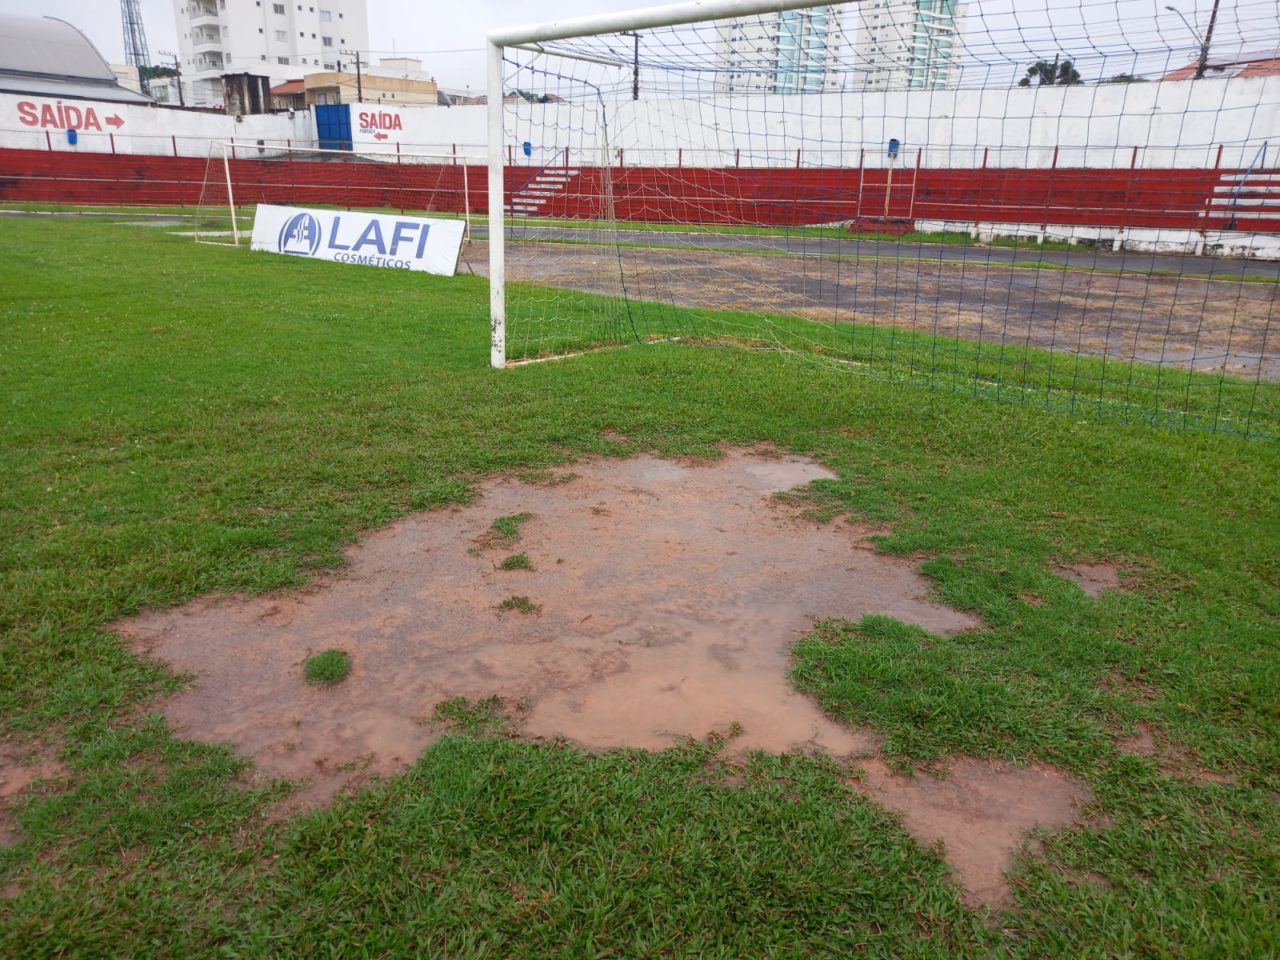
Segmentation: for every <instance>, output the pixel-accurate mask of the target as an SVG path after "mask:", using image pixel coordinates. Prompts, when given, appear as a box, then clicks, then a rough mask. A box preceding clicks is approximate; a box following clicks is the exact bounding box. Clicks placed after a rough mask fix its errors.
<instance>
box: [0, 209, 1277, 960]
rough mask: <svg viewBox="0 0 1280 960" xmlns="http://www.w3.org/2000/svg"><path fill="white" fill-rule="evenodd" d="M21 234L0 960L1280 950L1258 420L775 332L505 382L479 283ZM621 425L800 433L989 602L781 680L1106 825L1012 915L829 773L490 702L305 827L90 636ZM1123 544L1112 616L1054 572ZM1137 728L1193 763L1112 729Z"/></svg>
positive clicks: (11, 367) (651, 438) (150, 237)
mask: <svg viewBox="0 0 1280 960" xmlns="http://www.w3.org/2000/svg"><path fill="white" fill-rule="evenodd" d="M0 250H3V253H4V256H3V257H0V319H2V320H3V323H4V330H5V336H4V338H3V341H2V342H0V363H2V364H3V366H2V369H3V371H4V373H3V378H4V388H3V391H0V423H2V424H3V429H2V430H0V451H2V453H3V455H2V456H0V490H2V491H3V495H2V496H0V733H3V735H6V736H11V737H24V736H26V737H29V736H31V735H32V734H34V733H37V732H39V733H42V734H46V735H48V736H50V737H54V738H56V739H57V742H58V755H59V759H60V762H61V763H62V764H63V766H64V767H65V770H66V774H65V776H64V777H62V778H60V779H59V780H57V781H54V782H51V783H48V784H45V785H44V786H43V787H41V788H40V790H39V791H37V792H35V793H32V794H29V795H26V796H24V797H22V798H19V799H18V801H17V803H16V806H15V809H14V823H15V829H16V830H17V834H18V837H19V838H20V842H19V843H18V844H17V845H15V846H13V847H8V848H3V849H0V888H2V889H3V890H4V891H5V894H6V899H5V900H4V901H3V903H4V909H3V910H0V955H4V956H14V957H43V956H48V957H53V956H113V955H133V956H183V957H215V956H242V957H273V956H286V955H288V956H318V955H326V954H349V953H350V954H354V953H359V952H364V953H369V954H372V955H385V956H404V955H413V954H432V953H434V954H438V955H442V956H445V955H447V956H451V957H462V958H479V957H482V956H526V957H546V956H562V957H577V956H584V955H601V956H609V955H612V956H637V957H638V956H659V955H668V956H706V957H716V956H719V957H745V956H812V957H824V956H829V957H847V956H870V957H876V956H879V957H902V956H909V957H916V958H938V960H941V958H948V960H950V958H956V957H975V958H977V957H982V958H989V957H1013V958H1027V960H1031V958H1040V957H1058V956H1089V957H1099V958H1103V957H1117V958H1120V957H1124V958H1131V957H1132V958H1157V957H1161V958H1163V957H1180V958H1194V957H1261V956H1269V955H1274V954H1276V953H1277V952H1280V943H1278V942H1277V933H1276V928H1275V924H1274V918H1275V915H1276V913H1277V905H1278V904H1280V870H1278V869H1277V866H1276V860H1275V850H1277V849H1280V824H1278V821H1277V817H1276V816H1275V810H1276V800H1275V798H1276V795H1277V794H1276V791H1277V790H1280V774H1278V772H1277V771H1280V672H1278V671H1277V667H1276V664H1277V662H1280V658H1278V657H1277V652H1278V651H1277V642H1276V624H1277V622H1278V621H1280V592H1278V591H1277V589H1276V584H1277V583H1280V555H1278V554H1277V551H1276V550H1275V544H1276V543H1277V542H1280V449H1278V448H1277V446H1276V445H1275V444H1274V443H1272V442H1269V441H1253V442H1246V441H1242V440H1240V439H1239V438H1235V437H1230V436H1220V435H1212V434H1209V433H1201V432H1177V431H1169V430H1150V429H1147V428H1146V427H1144V426H1141V425H1132V424H1126V423H1123V422H1119V421H1116V420H1110V419H1106V418H1102V417H1093V416H1082V415H1080V412H1079V411H1071V412H1070V414H1069V415H1060V414H1057V413H1054V412H1050V411H1045V410H1043V409H1040V406H1039V403H1038V401H1037V402H1036V403H1026V404H998V403H995V402H991V401H989V400H985V399H983V398H982V397H974V396H971V395H969V392H968V391H965V390H960V389H957V390H956V391H955V392H951V391H944V390H925V389H917V388H915V387H913V386H911V385H910V384H907V383H902V382H889V381H888V380H887V379H885V380H882V379H872V378H868V377H863V376H855V375H851V374H850V372H849V371H848V370H846V369H842V368H840V367H838V366H835V365H827V364H814V363H801V362H796V358H795V356H787V355H782V354H780V353H778V352H776V351H754V350H733V349H725V348H722V347H716V348H710V347H709V348H706V349H702V348H693V347H689V346H688V345H682V346H676V345H662V346H656V347H652V348H648V347H645V348H641V347H637V348H635V349H629V350H620V351H609V352H601V353H598V354H593V355H591V356H588V357H582V358H580V359H577V360H574V361H572V362H568V363H558V364H534V365H530V366H527V367H522V368H519V369H516V370H509V371H506V372H503V373H495V372H493V371H491V370H489V369H488V368H487V359H488V343H487V337H486V335H485V330H486V325H485V323H484V317H485V304H486V301H487V291H486V289H485V286H484V283H483V282H482V281H480V280H478V279H475V278H471V277H458V278H454V279H451V280H445V279H443V278H438V277H426V276H421V275H417V274H414V275H402V274H401V273H400V272H398V271H376V270H362V269H358V268H351V267H344V266H342V265H337V264H324V263H314V262H309V261H305V260H301V259H297V258H291V257H273V256H268V255H255V254H249V253H247V252H245V251H237V250H233V249H224V248H210V247H197V246H195V245H194V244H191V243H189V242H188V241H185V240H180V239H177V238H173V237H169V236H166V235H165V234H163V233H162V232H158V231H153V230H142V229H132V228H126V227H121V226H116V225H112V224H109V223H101V222H97V219H96V218H40V219H31V220H26V219H14V220H12V221H6V223H5V230H4V233H3V235H2V236H0ZM68 264H75V269H74V270H69V269H68ZM584 302H585V301H584ZM737 319H738V320H740V321H741V323H744V324H745V323H748V322H751V321H752V320H753V318H751V317H750V316H749V315H745V314H744V315H741V317H739V318H737ZM878 342H879V341H878ZM981 360H982V358H981V357H977V358H976V361H977V362H980V361H981ZM1186 382H1187V381H1179V383H1180V387H1179V389H1182V387H1183V386H1185V384H1186ZM1195 382H1197V383H1198V382H1199V381H1195ZM1264 388H1266V389H1270V388H1268V387H1267V385H1264ZM1269 395H1270V394H1268V396H1269ZM1271 415H1272V414H1267V416H1271ZM617 436H625V437H627V438H629V442H630V444H631V445H633V446H634V448H635V449H652V450H656V451H657V452H658V453H660V454H663V455H670V456H676V455H705V454H706V452H707V451H708V450H712V449H715V448H716V447H717V446H721V445H749V444H753V443H757V442H768V443H770V444H773V445H775V446H777V447H778V448H779V449H782V450H786V451H794V452H799V453H805V454H809V455H811V456H815V457H817V458H820V459H821V460H822V461H823V462H824V463H826V464H827V465H828V466H830V467H831V468H832V470H833V471H835V472H836V473H837V474H838V479H836V480H832V481H829V482H827V483H825V484H822V485H817V486H818V487H819V489H820V492H821V497H820V498H819V499H818V500H816V501H815V502H814V503H813V504H812V506H813V507H814V509H815V510H816V511H817V512H818V513H819V514H820V515H822V516H825V517H827V518H828V519H829V520H830V521H831V522H843V520H844V519H850V518H851V519H854V520H857V521H859V522H874V523H876V524H881V525H889V526H890V527H891V532H889V533H886V534H885V535H884V536H882V537H880V538H879V539H878V541H877V546H878V548H879V549H881V550H885V551H888V552H891V553H895V554H900V555H907V556H919V557H921V558H931V559H925V560H924V561H923V562H924V570H925V572H926V573H927V574H928V575H929V576H930V578H931V581H932V584H933V591H934V593H935V594H936V596H937V597H938V598H940V599H941V600H943V601H945V602H948V603H951V604H954V605H956V606H959V607H963V608H966V609H970V610H973V611H975V612H977V613H978V614H979V615H980V616H981V617H982V620H983V623H984V625H985V626H984V628H983V629H981V630H974V631H969V632H966V633H964V634H961V635H959V636H956V637H950V638H944V637H936V636H932V635H930V634H927V633H923V632H921V631H918V630H914V629H912V628H907V627H904V626H903V625H901V624H898V623H896V622H894V621H892V620H887V619H885V618H869V619H868V620H865V621H863V622H861V623H857V624H847V623H835V622H824V623H823V624H822V625H821V626H820V628H818V629H817V630H815V632H814V634H813V635H812V636H811V637H809V638H807V639H805V640H804V641H803V642H802V643H801V645H800V646H799V647H798V648H797V651H796V657H795V671H796V678H797V683H799V684H800V685H802V686H804V687H805V689H807V690H809V691H811V693H812V695H813V696H815V697H817V698H818V699H819V700H820V702H821V703H822V704H823V705H824V707H825V708H826V709H827V710H829V711H830V712H831V713H832V714H833V715H835V716H837V717H841V718H844V719H845V720H847V721H849V722H859V723H868V724H870V725H872V726H874V727H877V728H878V729H879V730H880V731H881V733H882V734H883V735H884V736H885V737H886V742H887V747H886V750H887V751H888V753H889V755H890V757H891V758H894V759H896V760H897V761H898V762H899V763H906V762H931V761H936V760H937V759H938V758H941V757H945V756H946V755H947V754H948V753H951V752H955V751H962V750H963V751H969V752H973V753H976V754H979V755H982V756H995V757H1008V758H1013V759H1041V760H1051V761H1053V762H1056V763H1059V764H1061V765H1062V766H1063V767H1065V768H1067V769H1069V770H1070V771H1071V772H1072V773H1074V774H1075V775H1077V776H1079V777H1081V778H1083V779H1084V780H1086V781H1087V782H1088V783H1089V785H1090V787H1091V788H1092V790H1093V793H1094V797H1095V799H1094V802H1093V805H1092V807H1091V808H1090V809H1089V810H1088V811H1086V816H1085V817H1084V818H1083V820H1082V822H1081V823H1080V824H1079V825H1078V826H1077V827H1075V828H1073V829H1070V830H1067V831H1065V832H1064V833H1062V834H1059V835H1057V836H1055V837H1051V838H1047V839H1046V840H1045V841H1044V842H1043V844H1042V846H1041V847H1040V849H1039V850H1037V851H1032V852H1029V853H1028V854H1027V856H1025V857H1024V858H1023V859H1022V861H1021V862H1020V864H1019V865H1018V867H1017V869H1016V873H1015V876H1014V878H1013V879H1014V884H1013V887H1014V900H1015V909H1013V910H1011V911H1008V912H1005V913H1001V914H999V915H990V914H986V913H982V912H974V911H970V910H968V909H966V908H965V907H964V906H963V905H962V903H961V902H960V899H959V896H958V895H957V893H956V891H955V889H954V888H953V887H952V886H951V885H950V884H949V883H948V881H947V873H946V869H945V867H944V865H943V864H942V863H941V862H940V861H939V859H938V857H937V856H936V854H935V852H933V851H931V850H928V849H924V848H922V847H921V846H920V845H918V844H916V843H915V842H914V841H912V840H911V839H910V837H908V836H907V834H906V833H904V832H903V831H902V829H901V828H900V827H899V826H898V825H897V823H896V822H895V820H894V819H893V818H892V817H889V816H887V815H886V814H885V813H884V812H883V811H881V810H880V809H878V808H877V807H876V806H875V805H873V804H871V803H869V802H868V801H866V800H864V799H861V798H859V797H858V796H856V795H855V794H853V793H852V792H851V791H850V790H849V789H847V787H846V786H845V784H844V781H843V777H844V776H845V773H844V771H841V770H840V769H838V768H837V767H836V765H835V764H833V763H831V762H828V761H824V760H821V759H818V758H812V757H801V756H787V757H781V758H779V757H768V756H752V757H749V758H747V760H746V762H745V765H743V766H741V767H734V768H733V769H732V771H730V767H729V765H728V764H727V763H726V762H725V761H724V759H723V758H722V757H721V756H720V755H719V754H718V753H717V744H716V743H710V742H708V743H693V744H688V745H686V746H683V747H681V748H679V749H674V750H669V751H665V752H662V753H657V754H646V753H641V752H637V751H610V752H600V753H591V752H586V751H580V750H576V749H573V748H571V747H568V746H566V745H562V744H530V743H525V742H521V741H519V740H513V739H510V738H508V737H506V736H493V735H492V734H493V733H494V727H493V725H492V724H490V723H489V721H488V720H487V719H486V717H487V716H488V715H489V714H490V713H491V712H492V711H491V710H489V709H488V708H483V709H481V708H478V707H477V706H476V705H475V704H471V705H460V706H457V707H454V708H448V707H446V708H445V710H444V719H445V720H446V721H449V720H450V718H452V722H453V723H454V724H455V726H454V727H453V728H452V732H449V733H447V734H446V735H445V736H444V737H443V738H442V739H441V740H440V741H439V742H437V743H436V744H435V745H434V746H432V747H431V748H430V749H428V750H427V751H426V752H425V753H424V754H423V756H422V757H421V758H420V759H419V760H418V762H417V763H416V764H415V765H413V767H412V768H411V769H410V770H409V771H408V772H407V773H405V774H403V775H401V776H396V777H392V778H388V779H386V780H385V781H382V782H378V783H375V784H373V785H370V786H369V787H367V788H366V789H364V790H363V791H362V792H361V793H359V794H358V795H357V796H354V797H350V798H345V799H342V800H340V801H338V802H337V803H335V804H334V806H333V807H332V808H330V809H326V810H322V811H318V812H316V813H312V814H309V815H306V816H300V817H296V818H294V819H292V820H290V821H288V822H287V823H284V824H280V823H277V822H276V821H275V820H273V819H272V815H271V814H272V811H273V810H274V809H277V808H276V807H275V806H274V804H275V803H276V802H277V801H279V800H280V799H281V798H282V797H283V796H284V795H285V794H286V793H287V792H288V790H289V785H287V784H266V785H262V784H255V785H254V786H252V787H249V788H246V787H245V784H246V783H250V784H254V783H255V781H254V780H253V779H252V777H251V774H250V771H249V769H248V765H247V764H246V762H245V761H243V760H241V759H238V758H236V757H234V756H232V755H230V754H229V753H228V752H227V751H226V750H225V749H224V748H222V747H218V746H214V745H209V744H199V743H194V742H191V741H188V740H184V739H182V738H180V737H178V736H175V735H174V734H173V732H171V731H170V730H168V729H167V728H166V727H165V725H164V723H163V722H162V721H161V720H160V719H159V718H158V716H157V715H156V714H155V713H154V710H155V707H154V703H155V698H156V697H158V696H160V695H163V694H164V693H165V692H166V691H169V690H172V689H174V688H176V687H177V686H179V685H180V684H181V683H183V682H185V681H184V678H179V677H174V676H171V675H169V674H167V673H166V672H165V670H164V669H163V667H162V666H161V665H159V664H157V663H154V662H152V661H148V660H144V659H140V658H138V657H135V656H134V655H133V654H132V653H131V652H130V651H129V650H128V648H127V647H126V645H125V644H124V643H123V642H122V641H121V640H120V639H119V638H118V637H117V636H116V635H114V634H113V633H112V632H111V631H110V629H109V625H110V624H111V623H112V622H114V621H115V620H117V619H119V618H121V617H124V616H127V615H129V614H131V613H134V612H136V611H138V610H140V609H142V608H145V607H149V606H168V605H172V604H177V603H181V602H184V601H186V600H189V599H192V598H194V597H198V596H202V595H206V594H210V593H216V592H236V591H248V592H254V593H257V592H263V591H268V590H278V589H282V588H287V587H290V586H295V585H299V584H303V583H306V582H307V581H308V580H309V579H310V578H312V577H314V576H315V575H316V574H317V572H319V571H323V570H326V569H329V568H332V567H334V566H336V565H339V564H341V563H342V562H343V560H342V556H343V555H342V549H343V547H344V546H345V545H347V544H349V543H350V542H351V541H352V540H353V539H354V538H355V537H357V536H358V535H361V534H362V533H364V532H366V531H368V530H370V529H374V528H377V527H378V526H381V525H383V524H386V523H388V522H390V521H392V520H394V519H396V518H399V517H403V516H405V515H406V514H407V513H409V512H411V511H415V510H421V509H425V508H428V507H435V506H440V505H442V504H447V503H456V502H461V501H463V500H464V499H465V498H466V497H467V496H468V493H469V491H470V484H471V483H472V482H474V480H475V478H476V477H479V476H487V475H491V474H495V473H507V474H511V473H516V474H518V473H519V472H520V471H537V470H553V469H558V468H563V466H564V465H565V464H566V463H568V462H570V461H571V460H572V459H573V458H574V457H577V456H585V455H617V454H618V452H619V449H618V444H617V443H616V442H615V441H613V440H610V439H609V438H610V437H617ZM517 529H518V525H517ZM1103 560H1106V561H1110V562H1115V563H1121V564H1124V565H1125V566H1129V567H1132V568H1135V569H1139V570H1141V571H1142V573H1141V575H1140V576H1139V578H1138V581H1137V582H1136V583H1135V584H1134V585H1133V587H1132V588H1131V589H1127V590H1124V591H1109V592H1107V593H1106V594H1104V596H1103V597H1102V598H1100V599H1098V600H1094V599H1091V598H1089V597H1086V596H1085V595H1084V594H1082V593H1081V592H1080V591H1079V590H1078V589H1077V588H1076V587H1075V586H1074V585H1073V584H1071V583H1069V582H1067V581H1066V580H1064V579H1063V578H1061V577H1059V576H1057V575H1055V574H1054V573H1053V572H1052V569H1053V567H1054V566H1056V565H1060V564H1067V563H1076V562H1086V561H1103ZM1029 598H1030V599H1029ZM1032 601H1034V602H1032ZM814 612H815V614H817V615H818V616H821V615H822V613H823V611H820V610H817V611H814ZM450 711H453V712H452V713H450ZM1139 724H1142V725H1144V728H1149V729H1151V730H1153V731H1155V733H1156V734H1157V736H1158V737H1159V739H1160V741H1161V743H1163V744H1170V745H1176V747H1177V749H1178V751H1180V752H1179V756H1180V757H1183V758H1185V763H1183V764H1180V765H1179V767H1180V769H1179V770H1177V771H1173V772H1170V771H1167V770H1165V769H1162V767H1161V764H1160V761H1159V758H1158V757H1142V756H1129V755H1125V754H1123V753H1121V752H1119V751H1118V750H1116V749H1115V743H1116V741H1117V740H1118V739H1120V738H1122V737H1124V736H1126V735H1128V734H1130V733H1132V732H1133V731H1134V730H1135V729H1136V728H1137V726H1138V725H1139ZM1197 770H1204V771H1209V772H1213V773H1216V774H1222V775H1229V776H1230V778H1231V779H1232V781H1233V782H1231V783H1214V782H1210V781H1209V780H1207V779H1205V778H1201V777H1198V776H1197V775H1196V771H1197Z"/></svg>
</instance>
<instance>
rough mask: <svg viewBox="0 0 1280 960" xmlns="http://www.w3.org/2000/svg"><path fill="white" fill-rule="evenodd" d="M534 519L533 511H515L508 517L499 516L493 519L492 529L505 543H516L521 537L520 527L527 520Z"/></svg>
mask: <svg viewBox="0 0 1280 960" xmlns="http://www.w3.org/2000/svg"><path fill="white" fill-rule="evenodd" d="M531 519H533V514H532V513H513V514H511V515H510V516H507V517H499V518H498V519H497V520H495V521H493V525H492V526H491V528H490V529H491V530H492V531H493V532H494V534H495V535H496V536H498V537H500V538H501V539H502V541H503V542H504V543H516V542H517V541H518V540H519V539H520V528H521V527H522V526H523V525H524V523H525V521H527V520H531Z"/></svg>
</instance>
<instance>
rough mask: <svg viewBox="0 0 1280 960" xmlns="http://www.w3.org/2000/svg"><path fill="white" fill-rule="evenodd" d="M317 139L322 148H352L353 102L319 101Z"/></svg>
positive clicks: (317, 108)
mask: <svg viewBox="0 0 1280 960" xmlns="http://www.w3.org/2000/svg"><path fill="white" fill-rule="evenodd" d="M315 111H316V139H317V140H318V141H320V149H321V150H350V149H351V104H349V103H327V104H326V103H317V104H316V106H315Z"/></svg>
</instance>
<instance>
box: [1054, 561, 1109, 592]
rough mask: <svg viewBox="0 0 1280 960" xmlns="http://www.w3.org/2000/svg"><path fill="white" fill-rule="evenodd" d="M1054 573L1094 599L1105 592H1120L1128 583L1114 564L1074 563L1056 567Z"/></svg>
mask: <svg viewBox="0 0 1280 960" xmlns="http://www.w3.org/2000/svg"><path fill="white" fill-rule="evenodd" d="M1053 572H1054V573H1056V574H1058V575H1059V576H1062V577H1066V578H1067V579H1068V580H1070V581H1072V582H1073V583H1075V584H1076V585H1078V586H1079V587H1080V589H1081V590H1083V591H1084V592H1085V593H1087V594H1088V595H1089V596H1091V597H1094V598H1097V597H1101V596H1102V591H1104V590H1118V589H1120V588H1121V587H1123V586H1125V585H1126V582H1127V581H1126V579H1125V576H1124V574H1123V572H1122V571H1121V570H1120V568H1119V567H1117V566H1116V565H1115V564H1114V563H1073V564H1069V565H1065V566H1059V567H1054V568H1053Z"/></svg>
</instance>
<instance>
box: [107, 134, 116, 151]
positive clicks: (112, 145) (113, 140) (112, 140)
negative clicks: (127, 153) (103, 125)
mask: <svg viewBox="0 0 1280 960" xmlns="http://www.w3.org/2000/svg"><path fill="white" fill-rule="evenodd" d="M107 136H108V137H110V138H111V152H112V153H113V154H114V153H115V152H116V135H115V134H114V133H109V134H107Z"/></svg>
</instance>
